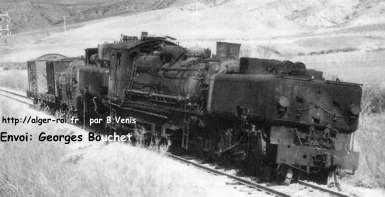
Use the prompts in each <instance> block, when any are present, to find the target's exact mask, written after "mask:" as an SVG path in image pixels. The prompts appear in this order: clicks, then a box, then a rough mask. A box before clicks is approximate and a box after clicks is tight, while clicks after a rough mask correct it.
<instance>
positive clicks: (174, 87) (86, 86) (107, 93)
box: [27, 33, 362, 182]
mask: <svg viewBox="0 0 385 197" xmlns="http://www.w3.org/2000/svg"><path fill="white" fill-rule="evenodd" d="M240 46H241V45H240V44H235V43H225V42H218V43H217V51H216V54H215V55H212V54H211V51H210V50H209V49H199V50H198V49H197V50H193V49H186V48H184V47H182V46H180V45H179V44H178V43H177V42H176V41H175V39H174V38H171V37H156V36H149V35H148V34H147V33H143V34H142V35H141V36H140V37H136V36H122V38H121V40H120V41H118V42H115V43H104V44H100V45H98V47H97V48H88V49H85V55H84V57H79V58H68V57H65V56H62V55H60V54H46V55H44V56H41V57H39V58H37V59H35V60H31V61H29V62H28V63H27V65H28V80H29V90H28V92H27V94H28V96H29V97H30V98H32V99H33V100H34V102H35V103H36V104H39V105H43V106H48V107H49V108H50V109H52V110H56V111H61V112H65V113H66V114H68V115H71V116H72V115H76V116H78V117H79V118H80V119H81V121H82V123H83V124H87V123H88V121H89V119H90V118H96V117H100V118H105V117H107V116H119V117H123V118H128V117H135V118H136V124H135V125H124V124H110V125H103V129H108V131H115V132H119V133H128V132H129V133H132V134H133V135H134V136H136V139H141V140H143V142H144V143H151V142H154V141H157V142H163V143H168V144H171V148H179V149H183V150H186V151H189V152H194V153H197V154H199V155H202V156H204V157H206V158H210V159H219V158H225V159H226V160H231V161H234V162H242V163H246V166H247V167H248V168H250V169H253V170H254V171H255V172H256V173H259V174H266V173H267V175H266V177H269V176H271V174H281V175H283V177H284V180H285V181H286V182H290V181H291V179H292V177H293V174H294V175H295V174H297V173H298V174H310V175H311V174H317V176H321V177H323V176H324V177H327V176H328V175H329V174H330V173H332V172H335V171H336V170H338V169H344V170H347V171H352V172H354V171H355V170H356V169H357V167H358V157H359V153H358V152H354V151H353V147H352V144H353V143H352V141H353V136H354V132H355V131H356V129H357V125H358V119H359V114H360V102H361V95H362V88H361V86H360V85H359V84H354V83H346V82H341V81H329V80H325V79H323V76H322V75H323V73H322V72H321V71H317V70H312V69H307V68H306V66H305V65H304V64H303V63H300V62H291V61H279V60H271V59H259V58H251V57H241V58H239V51H240ZM270 172H273V173H270Z"/></svg>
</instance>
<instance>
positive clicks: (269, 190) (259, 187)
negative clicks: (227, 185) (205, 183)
mask: <svg viewBox="0 0 385 197" xmlns="http://www.w3.org/2000/svg"><path fill="white" fill-rule="evenodd" d="M168 156H169V157H171V158H173V159H176V160H178V161H181V162H183V163H186V164H188V165H192V166H194V167H197V168H200V169H203V170H205V171H208V172H210V173H212V174H215V175H222V176H226V177H228V178H230V179H232V180H235V181H237V182H239V183H241V184H243V185H246V186H248V187H251V188H254V189H257V190H258V191H264V192H265V193H267V194H270V195H272V196H277V197H290V195H288V194H285V193H283V192H280V191H277V190H274V189H272V188H270V187H266V186H263V185H261V184H258V183H255V182H253V181H249V180H246V179H244V178H241V177H238V176H234V175H231V174H228V173H225V172H221V171H219V170H216V169H213V168H210V167H206V166H204V165H201V164H199V163H196V162H193V161H191V160H188V159H185V158H183V157H181V156H178V155H174V154H171V153H169V154H168Z"/></svg>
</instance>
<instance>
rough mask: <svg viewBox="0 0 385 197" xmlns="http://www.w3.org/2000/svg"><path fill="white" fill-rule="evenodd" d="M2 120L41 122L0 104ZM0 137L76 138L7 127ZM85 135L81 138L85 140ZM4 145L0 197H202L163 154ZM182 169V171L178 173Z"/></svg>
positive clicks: (86, 145) (56, 128)
mask: <svg viewBox="0 0 385 197" xmlns="http://www.w3.org/2000/svg"><path fill="white" fill-rule="evenodd" d="M0 106H1V108H0V112H1V114H2V115H3V116H8V115H12V116H15V117H19V116H24V115H25V114H26V113H27V115H29V114H30V115H33V116H36V115H38V116H44V115H43V114H40V113H38V112H33V111H30V110H28V109H26V108H23V107H21V106H17V105H16V103H13V102H12V103H11V102H9V101H5V100H3V99H2V100H0ZM0 131H1V132H4V131H6V132H9V133H13V134H23V133H24V132H29V133H30V134H33V135H37V134H36V133H38V132H39V133H40V132H43V131H44V132H47V133H51V134H54V133H57V134H69V133H72V134H79V132H84V131H81V130H79V129H77V128H75V127H71V126H67V125H62V126H60V125H55V124H47V125H44V126H37V125H36V126H35V125H18V126H14V125H7V124H2V126H1V127H0ZM85 135H86V134H85ZM37 139H38V138H37V136H35V137H34V141H32V142H8V143H4V142H3V143H1V144H0V196H2V197H24V196H28V197H56V196H57V197H88V196H90V197H91V196H92V197H98V196H100V197H102V196H103V197H105V196H111V197H115V196H116V197H121V196H141V197H142V196H143V197H144V196H151V197H152V196H206V194H205V187H204V185H203V184H202V185H197V184H196V182H197V181H196V180H194V181H193V180H191V179H190V177H191V173H190V174H189V173H188V172H186V169H185V168H183V167H184V165H180V166H178V165H175V162H173V161H171V160H168V159H164V156H162V154H158V153H155V152H154V151H149V150H143V149H140V148H135V147H132V146H128V145H126V144H119V143H114V144H109V145H105V144H104V143H91V142H87V141H84V142H80V143H73V144H69V145H64V143H60V142H38V141H37ZM181 166H182V167H181Z"/></svg>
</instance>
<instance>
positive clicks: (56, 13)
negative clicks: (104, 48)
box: [0, 0, 174, 33]
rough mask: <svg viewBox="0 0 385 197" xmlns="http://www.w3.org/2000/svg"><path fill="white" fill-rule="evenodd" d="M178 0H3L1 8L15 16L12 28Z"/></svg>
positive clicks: (148, 7) (129, 11) (157, 6)
mask: <svg viewBox="0 0 385 197" xmlns="http://www.w3.org/2000/svg"><path fill="white" fill-rule="evenodd" d="M173 2H174V0H110V1H102V0H79V1H75V0H15V1H11V0H0V10H1V11H4V12H5V11H7V12H8V13H9V14H10V16H11V18H12V22H11V26H10V27H11V31H12V32H13V33H18V32H22V31H26V30H32V29H39V28H46V27H52V26H55V25H61V24H63V17H66V22H67V23H69V24H71V23H78V22H82V21H88V20H91V19H96V18H103V17H108V16H115V15H119V14H132V13H137V12H142V11H146V10H153V9H161V8H165V7H168V6H169V5H170V4H171V3H173Z"/></svg>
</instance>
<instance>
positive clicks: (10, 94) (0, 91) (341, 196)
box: [0, 88, 349, 197]
mask: <svg viewBox="0 0 385 197" xmlns="http://www.w3.org/2000/svg"><path fill="white" fill-rule="evenodd" d="M0 96H3V97H6V98H9V99H12V100H15V101H18V102H20V103H23V104H27V105H29V106H33V102H32V100H31V99H29V98H28V97H27V96H26V95H23V94H21V93H18V92H15V91H11V90H9V89H5V88H0ZM167 156H169V157H170V158H172V159H174V160H177V161H180V162H183V163H185V164H187V165H190V166H194V167H196V168H199V169H202V170H204V171H206V172H209V173H211V174H215V175H221V176H225V177H227V178H229V179H232V180H234V181H236V182H238V183H241V184H242V185H245V186H247V187H250V188H254V189H256V190H258V191H260V192H265V193H267V194H269V195H272V196H276V197H291V195H289V194H285V193H284V192H281V191H277V190H275V189H273V188H271V187H268V186H264V185H261V184H258V183H256V182H253V181H251V180H247V179H245V178H242V177H238V176H235V175H231V174H228V173H226V172H222V171H219V170H216V169H214V168H210V167H207V166H204V165H202V164H200V163H197V162H195V161H192V160H189V159H186V158H183V157H182V156H178V155H175V154H172V153H168V154H167ZM298 184H300V185H303V186H305V187H308V188H312V189H314V190H319V191H322V192H324V193H328V194H330V195H331V196H337V197H349V195H348V194H346V193H343V192H339V191H335V190H331V189H329V188H326V187H322V186H319V185H317V184H313V183H309V182H305V181H301V180H299V181H298Z"/></svg>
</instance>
